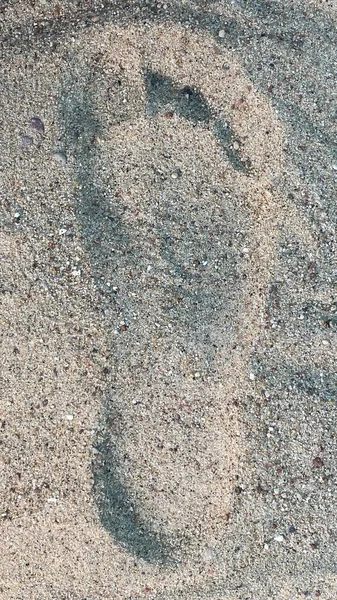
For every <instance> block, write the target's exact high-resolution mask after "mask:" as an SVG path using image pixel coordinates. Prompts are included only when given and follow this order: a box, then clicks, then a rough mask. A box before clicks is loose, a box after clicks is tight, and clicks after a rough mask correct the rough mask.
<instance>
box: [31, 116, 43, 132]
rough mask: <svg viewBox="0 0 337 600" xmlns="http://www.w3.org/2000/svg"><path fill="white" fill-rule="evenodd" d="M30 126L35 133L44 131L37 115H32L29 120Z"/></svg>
mask: <svg viewBox="0 0 337 600" xmlns="http://www.w3.org/2000/svg"><path fill="white" fill-rule="evenodd" d="M30 126H31V128H32V129H33V130H34V131H36V132H37V133H41V134H42V133H44V124H43V122H42V121H41V119H39V117H33V118H32V120H31V122H30Z"/></svg>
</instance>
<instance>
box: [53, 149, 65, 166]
mask: <svg viewBox="0 0 337 600" xmlns="http://www.w3.org/2000/svg"><path fill="white" fill-rule="evenodd" d="M53 158H54V160H56V162H58V163H59V164H60V165H65V164H66V162H67V157H66V155H65V154H64V152H60V151H56V152H53Z"/></svg>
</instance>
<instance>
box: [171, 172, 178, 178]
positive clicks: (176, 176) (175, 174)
mask: <svg viewBox="0 0 337 600" xmlns="http://www.w3.org/2000/svg"><path fill="white" fill-rule="evenodd" d="M171 177H172V179H178V173H177V171H174V172H173V173H172V175H171Z"/></svg>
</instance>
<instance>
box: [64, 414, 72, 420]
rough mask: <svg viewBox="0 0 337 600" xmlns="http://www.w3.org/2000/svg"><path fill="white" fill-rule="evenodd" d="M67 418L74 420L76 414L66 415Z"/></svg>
mask: <svg viewBox="0 0 337 600" xmlns="http://www.w3.org/2000/svg"><path fill="white" fill-rule="evenodd" d="M65 418H66V419H67V421H72V420H73V418H74V415H66V416H65Z"/></svg>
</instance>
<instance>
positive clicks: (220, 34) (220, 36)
mask: <svg viewBox="0 0 337 600" xmlns="http://www.w3.org/2000/svg"><path fill="white" fill-rule="evenodd" d="M225 35H226V34H225V31H224V30H223V29H220V31H219V33H218V36H219V38H224V37H225Z"/></svg>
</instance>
